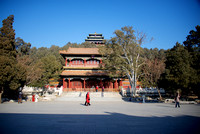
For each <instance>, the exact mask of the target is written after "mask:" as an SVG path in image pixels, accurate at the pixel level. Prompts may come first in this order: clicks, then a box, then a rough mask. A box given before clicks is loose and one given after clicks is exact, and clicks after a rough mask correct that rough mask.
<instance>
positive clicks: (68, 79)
mask: <svg viewBox="0 0 200 134" xmlns="http://www.w3.org/2000/svg"><path fill="white" fill-rule="evenodd" d="M68 83H69V88H71V81H70V78H69V79H68Z"/></svg>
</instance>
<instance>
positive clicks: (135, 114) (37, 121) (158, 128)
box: [0, 100, 200, 134]
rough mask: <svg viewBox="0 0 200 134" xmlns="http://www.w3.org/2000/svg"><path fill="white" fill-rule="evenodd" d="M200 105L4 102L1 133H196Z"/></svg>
mask: <svg viewBox="0 0 200 134" xmlns="http://www.w3.org/2000/svg"><path fill="white" fill-rule="evenodd" d="M199 123H200V105H198V104H197V105H192V104H190V105H181V108H174V104H164V103H144V104H143V103H135V102H128V101H123V100H121V101H108V102H106V101H93V102H92V101H91V106H85V105H84V102H82V101H71V102H70V101H60V102H59V101H51V102H37V103H34V102H24V103H22V104H18V103H16V102H13V103H10V102H5V103H3V104H0V133H1V134H173V133H174V134H197V133H200V126H199V125H200V124H199Z"/></svg>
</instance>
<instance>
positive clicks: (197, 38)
mask: <svg viewBox="0 0 200 134" xmlns="http://www.w3.org/2000/svg"><path fill="white" fill-rule="evenodd" d="M195 28H196V31H194V30H191V31H190V32H189V33H190V35H188V36H187V40H186V41H184V42H183V44H184V45H185V46H186V47H187V49H188V51H189V52H192V51H198V52H200V26H199V25H197V26H196V27H195Z"/></svg>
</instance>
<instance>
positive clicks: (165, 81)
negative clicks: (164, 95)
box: [160, 43, 191, 94]
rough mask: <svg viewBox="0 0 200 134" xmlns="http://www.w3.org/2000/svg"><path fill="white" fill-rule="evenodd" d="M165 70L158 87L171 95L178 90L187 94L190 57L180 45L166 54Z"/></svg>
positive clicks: (177, 44)
mask: <svg viewBox="0 0 200 134" xmlns="http://www.w3.org/2000/svg"><path fill="white" fill-rule="evenodd" d="M165 63H166V70H165V73H164V74H163V78H162V80H161V82H160V86H161V87H164V88H165V89H166V90H168V91H171V92H172V93H174V92H176V91H177V90H178V89H181V90H182V91H183V94H188V86H189V82H190V73H191V67H190V55H189V52H188V51H187V50H186V49H185V47H184V46H183V45H181V44H180V43H176V45H175V46H174V47H173V48H172V49H170V50H168V51H167V53H166V62H165Z"/></svg>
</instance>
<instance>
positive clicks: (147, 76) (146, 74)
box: [139, 48, 165, 100]
mask: <svg viewBox="0 0 200 134" xmlns="http://www.w3.org/2000/svg"><path fill="white" fill-rule="evenodd" d="M144 55H145V57H146V58H147V60H146V63H145V64H144V66H142V68H141V72H142V75H141V77H140V79H139V80H140V81H141V83H142V86H143V87H157V90H158V94H159V96H160V100H162V96H161V94H160V90H159V88H158V82H159V79H160V77H161V74H162V73H164V71H165V54H164V50H163V49H161V50H158V49H157V48H155V49H150V50H148V49H144Z"/></svg>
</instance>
